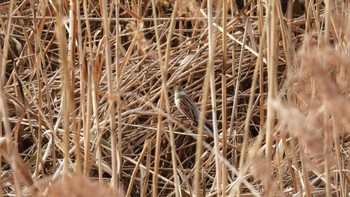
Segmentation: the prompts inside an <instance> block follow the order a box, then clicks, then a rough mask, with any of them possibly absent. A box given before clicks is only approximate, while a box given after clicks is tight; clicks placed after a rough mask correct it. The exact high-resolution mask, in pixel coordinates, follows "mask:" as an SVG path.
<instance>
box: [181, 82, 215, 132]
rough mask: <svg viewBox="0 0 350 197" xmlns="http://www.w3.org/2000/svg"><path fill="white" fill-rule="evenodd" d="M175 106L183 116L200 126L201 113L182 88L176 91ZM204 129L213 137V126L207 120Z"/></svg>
mask: <svg viewBox="0 0 350 197" xmlns="http://www.w3.org/2000/svg"><path fill="white" fill-rule="evenodd" d="M175 104H176V107H177V108H178V109H179V110H180V112H181V113H182V114H184V115H185V116H186V117H187V118H188V119H190V120H191V121H192V122H193V123H195V124H196V125H198V121H199V115H200V111H199V109H198V107H197V106H196V104H195V103H194V102H193V100H192V99H191V98H190V97H189V96H188V95H187V94H186V92H185V91H184V90H183V89H182V87H181V86H177V87H176V89H175ZM204 129H205V130H206V131H207V132H208V134H209V135H210V136H211V137H212V136H213V126H212V125H211V124H210V123H209V122H208V121H207V120H205V121H204Z"/></svg>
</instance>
